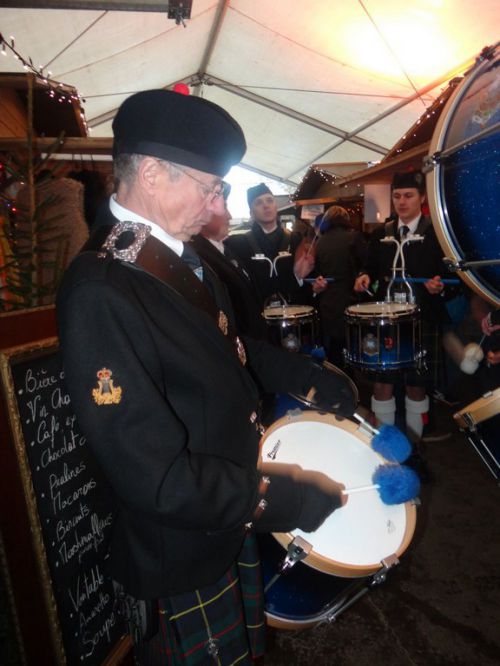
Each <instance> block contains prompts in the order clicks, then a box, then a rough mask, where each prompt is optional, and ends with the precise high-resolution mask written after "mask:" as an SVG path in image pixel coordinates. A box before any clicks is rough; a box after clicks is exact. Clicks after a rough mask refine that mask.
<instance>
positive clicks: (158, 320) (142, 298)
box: [57, 214, 337, 598]
mask: <svg viewBox="0 0 500 666" xmlns="http://www.w3.org/2000/svg"><path fill="white" fill-rule="evenodd" d="M107 217H108V220H107V221H108V222H112V221H113V220H114V218H113V217H112V216H111V215H110V214H108V216H107ZM186 270H190V269H189V268H187V267H186ZM57 315H58V324H59V332H60V340H61V351H62V357H63V365H64V370H65V377H66V384H67V388H68V392H69V395H70V396H71V401H72V406H73V409H74V411H75V414H76V416H77V419H78V422H79V426H80V428H81V430H82V432H83V434H84V435H85V437H86V439H87V443H88V446H89V448H90V450H91V451H92V452H93V454H94V455H95V457H96V459H97V461H98V463H99V465H100V467H101V469H102V470H103V472H104V473H105V476H106V477H107V479H108V481H109V482H110V484H111V487H112V489H113V491H114V494H115V496H116V498H117V501H118V504H119V512H118V515H117V517H116V521H115V524H114V528H113V536H112V543H111V552H110V573H111V575H112V576H113V578H115V579H116V580H118V581H119V582H121V583H123V585H124V586H125V588H126V589H127V591H129V592H130V593H131V594H133V595H134V596H135V597H136V598H154V597H161V596H168V595H171V594H176V593H180V592H184V591H187V590H192V589H195V588H197V587H201V586H204V585H207V584H209V583H213V582H214V581H216V580H217V579H218V578H220V577H221V576H222V575H223V573H224V572H225V571H226V570H227V569H228V568H229V566H230V564H231V563H232V562H233V561H234V558H235V556H236V554H237V553H238V552H239V549H240V547H241V544H242V540H243V536H244V531H245V527H244V526H245V523H247V522H248V521H249V520H251V519H252V516H253V513H254V511H255V508H256V506H257V502H258V499H259V495H258V486H259V480H260V475H259V473H258V471H257V469H256V462H257V457H258V445H259V439H260V434H259V432H258V429H257V427H258V422H257V420H256V415H257V411H258V398H259V390H258V387H257V384H256V381H258V382H259V383H260V384H261V385H262V387H263V388H264V389H265V390H267V391H269V392H279V391H293V392H295V393H302V394H304V395H305V394H306V393H307V391H308V390H309V388H310V387H311V386H312V384H313V383H314V385H315V386H318V385H319V384H320V379H321V378H322V377H324V375H325V373H324V371H323V370H318V369H317V368H315V367H314V366H313V364H312V363H311V362H310V361H309V360H308V359H305V358H301V357H299V356H298V355H294V354H289V353H287V352H284V351H281V350H279V349H276V348H274V347H272V346H271V345H269V344H267V343H265V342H257V341H255V340H252V339H251V338H246V339H245V347H246V353H247V357H248V363H247V365H246V366H243V365H242V363H241V362H240V360H239V358H238V355H237V354H236V353H235V349H234V346H233V345H232V343H231V342H230V340H229V338H228V337H226V336H225V335H224V334H223V333H222V332H221V330H220V328H219V326H218V325H217V322H216V321H215V320H214V319H212V318H211V317H210V316H209V315H208V314H207V313H206V312H205V311H203V310H201V309H199V308H197V307H195V306H194V305H192V304H191V303H190V302H189V301H188V300H187V299H186V298H184V297H183V296H182V295H181V294H180V293H178V292H177V291H176V290H174V289H172V288H171V286H170V285H168V284H166V283H165V282H162V281H161V280H159V279H158V278H156V277H155V276H154V275H152V274H150V273H148V272H146V271H145V270H142V269H140V268H138V267H137V266H135V265H133V264H129V263H126V262H122V261H119V260H116V259H112V258H111V257H110V256H109V255H108V256H105V257H101V256H99V253H98V252H95V251H87V252H83V253H81V254H80V255H79V256H78V257H77V258H76V259H75V260H74V261H73V263H72V264H71V266H70V267H69V269H68V271H67V272H66V274H65V276H64V278H63V282H62V285H61V288H60V292H59V295H58V300H57ZM104 368H106V369H107V370H108V371H110V372H111V373H112V375H111V379H112V382H113V387H114V388H115V389H116V391H117V395H116V400H115V402H113V403H112V404H99V401H98V400H97V398H96V391H97V395H99V384H98V382H99V380H98V376H97V373H99V372H100V371H101V370H102V369H104ZM319 375H321V377H320V376H319ZM331 381H332V380H329V382H331ZM335 382H337V380H335ZM329 385H330V384H329ZM336 386H337V383H336ZM118 389H119V391H118ZM277 488H279V492H276V489H277ZM268 498H269V507H268V509H267V510H266V512H265V513H266V517H267V519H268V520H271V519H272V517H273V516H275V518H276V520H277V522H276V523H275V525H276V527H277V529H276V531H288V530H289V529H292V528H293V525H294V521H295V525H296V521H297V519H298V516H299V515H300V512H301V510H302V501H303V500H302V494H301V490H300V489H298V488H297V487H296V485H295V484H294V483H291V482H290V483H286V484H281V485H275V484H274V483H271V486H270V490H269V491H268Z"/></svg>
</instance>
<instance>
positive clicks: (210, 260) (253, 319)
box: [191, 235, 268, 340]
mask: <svg viewBox="0 0 500 666" xmlns="http://www.w3.org/2000/svg"><path fill="white" fill-rule="evenodd" d="M191 244H192V245H193V247H194V249H195V250H196V252H197V254H198V255H199V256H200V257H201V258H202V259H203V261H205V262H206V263H207V264H208V265H209V266H210V268H211V269H212V270H213V271H214V272H215V273H216V275H217V277H218V278H219V279H220V280H221V282H223V283H224V284H225V286H226V288H227V290H228V293H229V297H230V299H231V304H232V306H233V311H234V316H235V319H236V327H237V329H238V332H239V333H240V334H242V335H250V336H251V337H253V338H256V339H257V340H266V339H267V334H268V331H267V326H266V322H265V320H264V317H263V316H262V308H261V306H260V302H259V298H258V295H257V290H256V287H255V285H254V283H253V280H252V277H251V275H250V274H249V273H247V272H246V271H245V270H244V269H243V267H242V266H240V262H239V260H238V258H237V257H236V256H235V255H232V253H231V251H230V250H229V248H227V249H226V252H227V253H228V254H227V255H226V254H222V252H220V250H218V249H217V248H216V247H215V246H214V245H213V244H212V243H211V242H210V241H209V240H208V239H207V238H204V237H203V236H201V235H198V236H195V237H194V238H193V239H192V241H191Z"/></svg>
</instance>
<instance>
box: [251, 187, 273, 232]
mask: <svg viewBox="0 0 500 666" xmlns="http://www.w3.org/2000/svg"><path fill="white" fill-rule="evenodd" d="M250 212H251V213H252V218H253V219H254V220H255V221H256V222H258V223H259V224H261V225H262V226H264V227H265V226H270V225H271V224H273V223H274V222H276V218H277V216H278V205H277V204H276V201H275V199H274V197H273V195H272V194H268V193H266V194H262V195H261V196H260V197H256V198H255V199H254V200H253V201H252V205H251V206H250Z"/></svg>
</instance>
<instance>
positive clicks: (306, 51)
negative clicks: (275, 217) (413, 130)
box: [0, 0, 500, 185]
mask: <svg viewBox="0 0 500 666" xmlns="http://www.w3.org/2000/svg"><path fill="white" fill-rule="evenodd" d="M0 5H1V6H2V9H1V12H0V32H1V34H2V36H3V38H4V39H5V40H6V42H7V43H10V38H11V36H13V37H14V38H15V49H16V51H17V52H18V53H20V54H21V55H22V56H23V58H24V59H25V60H26V61H28V62H29V59H31V60H32V62H33V65H34V67H35V68H39V67H41V66H43V68H44V73H45V74H46V73H47V71H49V70H50V71H51V73H52V78H53V79H56V80H58V81H62V82H64V83H67V84H69V85H72V86H74V87H75V88H76V89H77V90H78V92H79V93H80V95H81V96H82V97H83V98H85V104H84V107H85V115H86V119H87V123H88V126H89V128H90V129H91V136H92V137H109V136H111V120H112V118H113V117H114V114H115V112H116V109H117V107H118V106H119V105H120V103H121V102H122V101H123V100H124V99H125V98H126V97H127V96H129V95H130V94H131V93H133V92H136V91H138V90H144V89H148V88H162V87H171V86H172V85H173V84H174V83H176V82H178V81H184V82H186V83H188V84H190V85H191V90H192V93H193V94H200V95H203V96H204V97H206V98H207V99H209V100H212V101H214V102H216V103H218V104H220V105H221V106H223V107H224V108H226V109H227V110H228V111H229V112H230V113H231V114H232V115H233V116H234V117H235V118H236V119H237V120H238V122H239V123H240V124H241V126H242V127H243V130H244V132H245V136H246V139H247V144H248V150H247V153H246V155H245V157H244V159H243V162H242V165H243V166H245V167H247V168H250V169H252V170H254V171H256V172H258V173H260V174H262V175H265V176H267V177H273V178H277V179H278V180H281V181H282V182H283V183H286V184H290V185H296V184H297V183H299V182H300V181H301V179H302V177H303V176H304V174H305V172H306V170H307V167H308V166H309V165H310V164H313V163H318V162H324V163H330V164H332V163H345V162H366V163H369V162H372V161H378V160H380V159H381V158H382V157H383V156H384V154H385V153H386V152H388V150H389V149H390V148H391V147H392V146H393V145H394V144H395V143H396V142H397V141H398V140H399V139H400V137H401V136H402V135H403V134H404V133H405V131H406V130H407V129H408V128H409V127H410V126H411V125H412V124H413V123H414V122H415V121H416V119H417V118H419V117H420V116H421V115H422V113H423V111H424V110H425V108H426V107H427V106H429V105H430V104H431V102H432V101H433V100H434V99H435V98H436V97H437V96H438V95H439V93H440V91H441V90H442V88H443V87H444V85H445V84H446V83H447V81H448V80H449V79H450V78H451V77H452V76H454V75H456V74H458V73H462V72H463V71H464V69H466V68H467V67H468V66H470V65H471V64H472V62H473V60H474V58H475V57H476V56H477V55H478V53H479V52H480V51H481V49H482V48H483V47H485V46H487V45H491V44H493V43H494V42H495V41H496V40H497V39H498V25H499V22H500V21H499V14H500V4H499V1H498V0H477V1H476V2H471V1H470V0H412V2H411V3H402V2H401V1H400V0H342V1H340V0H337V1H335V0H308V1H307V2H298V1H297V2H295V1H294V0H193V2H192V11H191V19H190V20H188V21H186V27H185V28H184V27H183V26H182V25H176V23H175V21H173V20H169V19H168V18H167V13H166V8H167V5H168V2H166V1H164V2H157V1H154V0H149V1H144V0H143V2H126V1H119V0H116V1H115V0H112V1H109V2H97V1H95V2H92V1H91V0H90V1H87V2H82V1H79V0H74V1H73V2H71V1H70V0H67V1H66V2H65V1H58V0H53V1H52V2H1V0H0ZM69 9H71V11H69ZM138 9H140V11H138ZM0 69H1V70H2V71H6V72H19V71H22V64H21V63H20V62H19V60H16V59H15V58H13V57H12V54H11V53H10V51H9V49H8V48H7V49H6V57H4V58H0Z"/></svg>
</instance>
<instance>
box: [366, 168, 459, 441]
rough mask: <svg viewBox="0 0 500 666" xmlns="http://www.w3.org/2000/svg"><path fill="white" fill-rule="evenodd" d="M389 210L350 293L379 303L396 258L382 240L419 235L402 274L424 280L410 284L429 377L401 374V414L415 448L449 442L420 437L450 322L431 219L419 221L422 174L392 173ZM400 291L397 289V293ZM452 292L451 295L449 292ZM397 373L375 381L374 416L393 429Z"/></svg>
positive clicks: (392, 247)
mask: <svg viewBox="0 0 500 666" xmlns="http://www.w3.org/2000/svg"><path fill="white" fill-rule="evenodd" d="M391 198H392V205H393V208H394V211H395V214H396V216H397V220H396V221H389V222H387V223H386V224H384V225H381V226H380V227H379V228H377V229H375V230H374V231H373V232H372V234H371V238H370V242H369V246H368V255H367V261H366V264H365V266H364V267H363V268H362V270H361V271H360V274H359V276H358V277H357V278H356V281H355V284H354V290H355V291H356V292H359V293H362V292H366V291H367V290H369V289H370V288H371V289H375V287H374V285H376V287H377V289H376V291H375V293H374V297H375V299H376V300H378V301H383V300H384V299H385V296H386V291H387V287H388V283H389V280H390V277H391V274H392V271H391V268H392V265H393V261H394V256H395V245H394V244H393V243H382V242H381V240H382V238H384V236H395V237H398V238H403V237H405V236H406V235H407V234H418V235H420V236H422V237H423V240H421V241H416V242H412V243H408V244H406V245H405V249H404V256H405V260H406V274H407V275H408V276H412V277H424V278H427V280H426V281H425V282H424V283H423V284H414V285H413V290H414V294H415V297H416V302H417V305H418V306H419V308H420V310H421V320H422V338H423V347H424V349H426V350H427V357H426V359H427V360H426V362H427V364H428V371H424V370H422V371H408V372H406V373H405V374H404V383H405V387H406V396H405V414H406V428H407V433H408V436H409V437H410V438H411V439H412V441H414V442H415V443H418V442H419V441H420V440H421V439H424V441H432V440H435V439H437V438H440V439H441V438H446V437H449V435H450V433H438V432H435V433H434V434H432V433H429V434H427V435H425V436H423V435H424V425H426V424H427V423H428V418H429V407H430V403H429V393H432V384H433V374H434V370H435V364H436V362H437V349H438V348H439V347H440V342H439V337H438V336H439V327H440V326H441V325H442V324H443V323H444V322H447V321H448V315H447V313H446V308H445V298H444V297H445V285H444V284H443V282H442V281H441V276H442V275H443V274H444V273H445V272H446V270H445V267H444V265H443V262H442V255H443V253H442V250H441V248H440V246H439V243H438V241H437V238H436V235H435V232H434V229H433V227H432V223H431V221H430V219H428V218H426V217H424V216H423V215H422V204H423V203H424V200H425V179H424V176H423V174H422V173H421V172H418V171H417V172H414V171H411V172H403V173H395V174H394V176H393V180H392V186H391ZM402 288H403V287H402V286H400V289H402ZM448 291H450V290H448ZM393 297H395V300H398V299H399V300H404V299H405V298H406V294H404V293H403V292H399V293H398V292H397V291H395V292H394V294H393ZM398 375H400V373H391V372H385V373H379V374H378V375H377V376H376V377H375V383H374V387H373V396H372V401H371V404H372V410H373V412H374V413H375V416H376V418H377V420H378V421H379V422H380V423H386V424H394V421H395V415H396V400H395V397H394V385H395V383H396V380H397V379H398Z"/></svg>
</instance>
